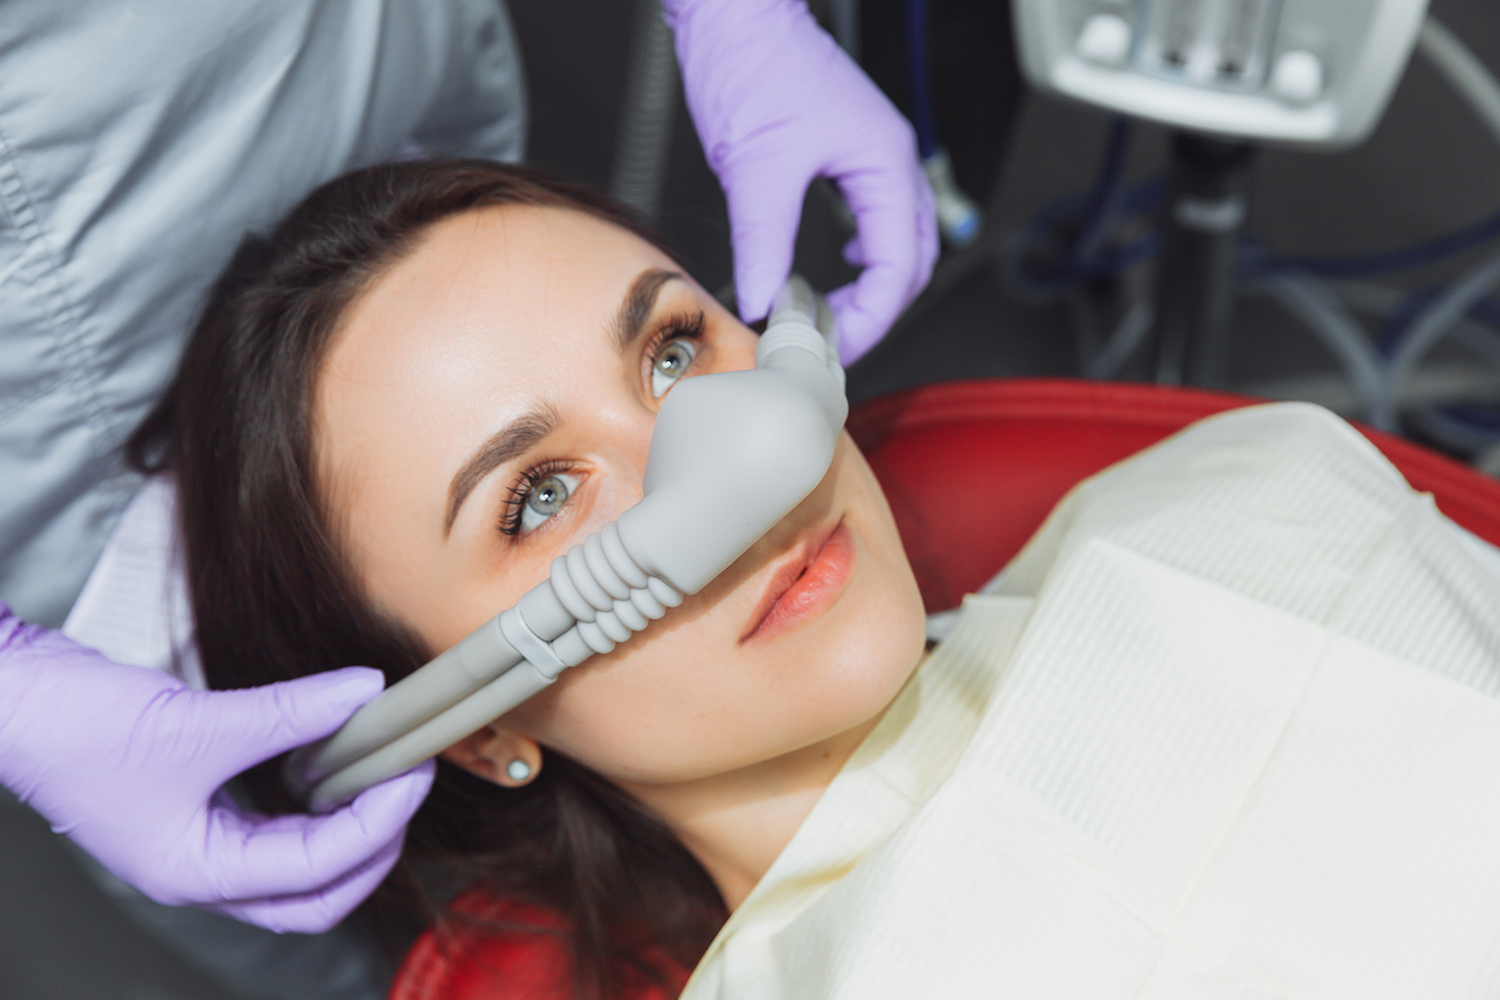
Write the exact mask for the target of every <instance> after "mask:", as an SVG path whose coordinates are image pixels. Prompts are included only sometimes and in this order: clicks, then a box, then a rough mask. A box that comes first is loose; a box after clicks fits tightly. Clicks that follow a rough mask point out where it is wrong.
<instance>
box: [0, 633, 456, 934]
mask: <svg viewBox="0 0 1500 1000" xmlns="http://www.w3.org/2000/svg"><path fill="white" fill-rule="evenodd" d="M381 686H382V681H381V677H380V674H379V673H378V672H376V671H374V670H368V669H365V668H361V667H356V668H350V669H346V670H338V671H334V672H331V673H326V674H318V675H315V676H312V677H304V678H301V679H299V680H295V681H289V682H286V683H282V684H273V685H269V686H267V687H263V688H252V689H247V690H243V691H193V690H191V689H189V688H188V687H186V686H185V685H183V684H182V683H181V682H180V681H178V680H177V679H175V678H173V677H170V676H167V675H165V674H162V673H160V672H158V671H155V670H145V669H141V668H139V667H127V666H121V665H119V664H116V663H113V662H111V661H110V660H108V659H106V658H105V657H103V656H102V655H100V654H99V653H96V652H94V651H93V650H90V649H87V648H85V647H83V646H80V645H78V644H77V643H75V642H73V641H72V640H70V639H67V638H66V637H64V636H62V635H61V634H59V633H57V632H51V631H48V630H46V629H42V628H38V627H36V626H32V625H27V624H26V623H24V622H22V621H21V620H19V619H18V618H16V617H15V616H14V615H12V614H11V613H10V609H9V608H7V607H5V605H3V604H0V785H4V786H5V787H6V788H8V789H10V790H11V791H12V792H14V793H15V794H16V795H18V796H19V797H20V798H21V800H22V801H24V802H28V803H30V805H31V806H32V807H33V808H35V809H36V810H37V812H39V813H41V814H42V815H43V816H44V817H46V818H47V820H48V821H50V822H51V824H52V828H53V829H54V830H56V831H57V832H59V833H64V834H67V835H68V836H69V837H71V838H72V839H73V840H74V841H75V842H76V843H77V844H78V845H79V846H80V847H82V848H83V849H84V850H86V851H88V852H89V853H90V854H92V855H93V856H94V857H95V858H97V859H98V860H99V861H100V862H101V863H102V864H103V865H104V866H105V867H106V868H108V869H109V870H110V871H112V872H114V873H115V875H117V876H119V878H120V879H122V880H123V881H125V882H127V883H128V884H130V885H132V886H135V887H136V888H137V889H139V890H141V891H142V892H144V893H145V894H146V895H147V896H150V897H151V898H152V899H155V900H157V901H158V902H162V903H169V904H174V905H176V904H185V905H192V906H199V907H203V908H205V909H210V910H214V911H216V912H219V913H224V914H227V915H229V916H233V917H237V918H239V919H240V920H244V921H246V922H249V923H255V924H260V925H261V926H263V927H269V928H270V929H272V930H275V931H304V932H312V931H321V930H326V929H327V928H329V927H332V926H333V925H334V924H335V923H337V922H338V921H339V920H340V919H342V918H343V917H344V916H345V915H346V914H348V912H349V911H350V910H352V909H353V908H354V907H355V906H356V905H358V904H359V902H360V901H361V900H363V899H364V898H365V897H366V896H367V895H369V894H370V892H371V891H372V890H374V888H375V887H376V886H377V885H379V884H380V881H381V879H383V878H384V877H385V875H386V873H387V872H388V871H390V869H391V866H392V865H394V864H395V862H396V857H397V855H398V854H399V853H400V851H401V843H402V838H403V837H404V835H405V829H406V822H407V820H409V819H410V818H411V815H412V813H414V812H415V811H416V809H417V806H418V805H420V804H421V802H422V799H423V798H425V797H426V795H427V790H428V788H429V787H430V786H431V784H432V767H431V765H430V764H429V765H427V766H425V767H423V768H419V769H417V770H416V771H413V772H411V773H409V774H406V775H403V776H402V777H399V778H395V779H392V780H391V781H388V782H386V783H385V784H383V785H378V786H376V787H375V788H372V789H370V790H369V791H367V792H365V793H364V794H363V795H361V796H360V797H359V798H357V799H355V800H354V801H353V802H352V803H350V804H349V805H348V806H346V807H344V808H343V809H340V810H339V811H338V812H336V813H332V814H331V815H328V816H318V817H309V816H280V817H275V818H268V817H264V816H259V815H256V814H253V813H249V812H246V811H243V810H241V809H239V808H238V807H236V806H235V805H234V804H233V803H232V802H230V801H229V799H228V797H227V796H225V795H224V794H223V793H222V792H221V791H219V789H220V786H222V785H223V784H224V782H226V781H228V780H229V779H230V778H232V777H234V776H235V775H236V774H238V773H240V772H241V771H243V770H245V769H246V768H248V767H250V766H251V765H253V764H256V763H259V762H260V761H262V760H265V759H266V758H268V757H272V756H274V755H276V754H278V753H281V752H282V751H285V750H289V749H291V748H292V747H295V746H299V745H301V744H303V743H308V742H310V741H312V740H315V739H320V738H321V737H324V736H327V735H328V734H329V733H331V732H333V731H334V730H335V729H337V728H338V726H339V725H340V724H341V723H342V722H343V721H344V720H345V719H346V718H348V716H349V715H350V714H351V713H353V711H354V710H355V709H356V708H358V707H359V706H360V705H362V704H364V703H365V702H366V701H369V700H370V699H371V698H373V697H374V696H375V695H376V694H378V693H379V692H380V689H381Z"/></svg>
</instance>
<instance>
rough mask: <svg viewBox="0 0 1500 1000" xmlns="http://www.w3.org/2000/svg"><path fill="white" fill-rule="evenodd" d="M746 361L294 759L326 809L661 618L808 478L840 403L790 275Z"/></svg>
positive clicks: (828, 450) (806, 489) (685, 406)
mask: <svg viewBox="0 0 1500 1000" xmlns="http://www.w3.org/2000/svg"><path fill="white" fill-rule="evenodd" d="M755 361H756V366H755V368H753V369H750V370H748V371H734V372H720V373H716V374H710V375H700V376H697V377H695V378H691V379H687V380H685V381H683V382H682V383H681V384H679V385H677V386H676V387H675V388H674V389H673V390H672V391H671V392H670V393H669V394H668V395H667V397H666V399H665V400H664V401H663V403H662V407H661V412H660V414H659V415H658V416H657V420H656V428H655V431H654V433H653V436H652V441H651V451H650V454H649V455H648V457H647V459H646V473H645V479H644V481H643V484H642V485H643V487H644V491H645V496H644V497H643V498H642V499H641V500H640V501H639V502H638V503H636V504H635V505H634V506H632V507H631V508H630V509H628V510H626V511H625V512H624V513H623V514H621V515H620V517H619V519H618V520H616V521H613V522H611V523H610V524H607V525H605V526H604V528H602V529H601V530H600V531H598V532H595V533H594V534H592V535H590V536H589V537H588V538H587V539H585V540H584V541H583V542H582V543H580V544H578V545H575V546H573V547H572V548H571V549H570V550H569V551H568V552H567V554H566V555H562V556H558V557H557V558H556V559H555V560H553V562H552V570H551V574H550V576H549V577H548V579H546V580H543V581H542V582H541V583H539V584H537V585H536V586H535V587H533V588H532V589H531V590H530V591H528V592H527V593H526V594H525V595H524V596H523V597H522V598H521V599H520V600H519V601H518V602H517V603H516V604H515V606H513V607H511V608H509V609H507V610H505V611H502V612H501V613H500V614H498V615H496V616H495V617H494V618H492V619H490V620H489V621H487V622H485V624H483V625H481V626H480V627H479V628H477V629H475V630H474V631H473V632H472V633H470V634H469V635H468V636H467V637H466V638H464V639H463V640H462V641H460V642H459V643H458V644H457V645H455V646H453V647H452V648H451V649H449V650H447V651H446V652H444V653H443V654H441V655H440V656H438V657H436V658H434V659H433V660H432V661H431V662H429V663H428V664H426V665H425V666H423V667H422V668H421V669H420V670H417V671H416V672H415V673H413V674H411V675H410V676H408V677H406V678H404V679H402V680H401V681H400V682H398V683H396V684H394V685H392V687H391V688H390V689H389V690H387V691H386V692H384V693H383V694H381V695H380V696H379V697H378V698H376V699H375V700H374V701H372V702H370V703H369V704H368V705H366V706H364V707H363V708H362V709H360V710H359V711H358V712H357V713H355V715H354V716H353V717H352V718H351V719H350V720H349V721H348V723H346V724H345V725H344V727H343V728H342V729H340V730H339V731H338V732H337V733H335V734H334V735H333V736H332V737H330V738H329V739H328V740H326V741H324V742H322V743H319V744H314V745H313V746H311V747H308V748H306V749H305V750H304V751H301V752H299V753H298V754H296V755H294V757H293V758H292V761H291V762H290V766H289V768H288V779H289V781H291V783H292V784H293V785H294V787H295V788H296V789H297V790H298V791H299V792H306V794H307V799H308V803H309V806H310V807H311V808H312V809H313V810H314V811H326V810H328V809H332V808H334V807H336V806H337V805H339V804H340V803H342V802H345V801H348V800H349V799H350V798H352V797H353V796H355V795H357V794H358V793H359V792H360V791H362V790H363V789H365V788H369V787H371V786H373V785H375V784H378V783H379V782H381V781H384V780H386V779H388V778H390V777H393V776H395V775H398V774H401V773H402V772H404V771H406V770H408V769H409V768H411V767H413V766H415V765H416V764H419V763H420V762H422V761H424V760H427V759H428V758H430V757H433V756H435V755H436V754H438V753H439V752H440V751H442V750H443V749H445V748H446V747H448V746H451V745H452V744H453V743H455V742H457V741H458V740H460V739H462V738H463V737H465V736H467V735H469V734H470V733H472V732H474V731H476V730H478V729H479V728H481V727H482V726H484V725H485V724H486V723H488V722H490V721H491V720H492V719H495V718H497V717H499V716H501V715H503V714H505V713H506V712H508V711H510V710H511V709H512V708H514V707H516V706H517V705H519V704H521V703H522V702H523V701H526V700H527V699H528V698H530V697H531V696H532V695H534V694H536V693H537V692H539V691H541V690H542V689H543V688H545V687H547V686H548V685H549V684H551V683H552V682H553V681H555V680H556V679H557V677H558V675H559V674H560V673H561V672H562V671H563V670H564V669H566V668H567V667H573V666H577V665H578V664H580V663H582V662H584V661H585V660H587V659H588V658H589V657H591V656H593V655H594V654H595V653H608V652H610V651H611V650H613V649H614V647H615V645H616V644H617V643H620V642H624V641H625V640H627V639H628V638H630V636H631V634H632V633H634V632H639V631H641V630H643V629H645V628H646V627H647V626H648V625H649V624H650V623H651V622H652V621H653V620H656V619H658V618H661V617H662V616H663V615H664V614H666V612H667V609H669V608H673V607H676V606H677V605H679V604H681V603H682V599H683V597H684V596H686V595H689V594H693V593H696V592H697V591H699V590H700V589H702V588H703V587H704V586H705V585H706V584H707V583H708V582H709V581H710V580H712V579H713V578H714V577H716V576H718V575H719V573H721V572H723V571H724V570H725V569H726V568H727V567H728V566H729V565H730V564H731V563H733V562H734V561H735V560H736V559H737V558H739V556H740V555H741V554H743V553H744V552H745V550H747V549H748V548H749V547H750V546H751V545H753V544H754V543H755V542H756V540H757V539H759V538H760V537H761V536H762V535H763V534H765V533H766V531H768V530H769V529H770V528H771V527H772V526H773V525H775V524H776V523H777V522H778V521H780V520H781V519H782V518H783V517H785V516H786V514H787V513H788V512H789V511H791V509H792V508H793V507H795V506H796V505H797V504H798V503H800V502H801V501H802V499H803V498H804V497H806V496H807V495H808V494H809V493H811V492H812V491H813V489H814V488H815V487H816V486H817V485H818V483H819V482H821V481H822V479H823V476H824V474H825V473H826V472H827V471H828V466H829V464H830V463H831V462H832V460H833V453H834V449H835V447H836V446H837V444H838V437H839V433H840V431H841V429H842V428H843V424H844V418H845V416H846V415H847V413H848V402H847V401H846V400H845V398H844V370H843V367H842V366H841V365H840V363H839V356H838V344H837V336H836V333H835V331H834V325H833V316H832V313H831V312H830V311H829V308H828V306H827V304H826V303H825V302H823V301H822V300H821V298H820V297H819V296H817V295H816V293H814V292H813V291H812V289H810V288H809V287H808V286H807V285H806V283H805V282H803V281H802V280H801V279H799V278H793V279H792V280H791V281H790V282H788V284H787V285H786V286H785V287H784V288H783V289H782V290H781V292H780V293H779V294H778V295H777V296H776V300H775V303H774V304H773V307H772V312H771V316H770V319H769V321H768V323H767V327H766V332H765V334H764V335H763V336H762V337H761V340H760V343H759V345H758V346H757V348H756V352H755Z"/></svg>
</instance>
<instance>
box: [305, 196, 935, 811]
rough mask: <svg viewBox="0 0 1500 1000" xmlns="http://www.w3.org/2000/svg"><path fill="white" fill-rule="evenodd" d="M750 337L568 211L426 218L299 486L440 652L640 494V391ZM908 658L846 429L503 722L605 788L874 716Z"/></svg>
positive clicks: (890, 538)
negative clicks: (701, 569) (816, 480)
mask: <svg viewBox="0 0 1500 1000" xmlns="http://www.w3.org/2000/svg"><path fill="white" fill-rule="evenodd" d="M755 341H756V337H755V334H753V333H752V332H751V331H749V330H748V329H746V328H745V327H744V326H743V325H741V324H740V323H739V322H738V321H737V320H736V319H735V318H734V317H733V316H732V315H730V314H729V313H728V312H726V311H725V310H724V309H723V308H722V307H720V306H719V305H718V303H717V302H715V300H714V299H713V298H712V297H711V296H709V295H707V294H705V293H704V291H703V290H702V289H701V288H699V287H698V286H697V285H696V284H695V283H694V282H692V281H691V280H690V279H688V278H686V277H685V276H684V275H682V273H681V272H680V270H679V269H678V268H677V267H676V265H674V264H673V262H672V261H671V260H670V259H669V258H667V257H666V256H665V255H664V254H662V253H661V252H660V251H658V250H657V249H655V248H654V247H652V246H650V245H649V244H647V243H645V242H644V241H642V240H640V239H638V238H637V237H635V236H633V235H631V234H629V233H626V232H625V231H623V230H620V229H618V228H616V227H614V226H611V225H608V224H607V223H604V222H601V221H599V220H597V219H594V218H593V217H591V216H587V215H584V214H582V213H578V212H573V211H567V210H562V209H551V208H535V207H523V206H509V207H505V208H492V209H485V210H481V211H474V212H469V213H467V214H465V215H462V216H458V217H454V218H450V219H448V220H446V221H444V222H442V223H439V224H438V225H436V226H434V227H433V228H432V229H431V230H430V232H429V233H428V234H427V235H426V236H425V238H424V239H423V241H422V243H421V244H420V246H419V247H418V248H417V249H416V250H415V251H414V252H413V253H411V254H410V255H409V256H408V257H407V258H406V259H405V260H404V261H402V262H401V263H400V264H398V265H396V266H395V267H394V268H392V269H391V270H390V271H389V272H388V273H386V274H385V275H384V276H382V277H381V278H380V279H379V280H377V281H376V282H374V284H373V285H372V286H371V287H370V288H369V289H367V290H366V291H365V293H363V294H362V295H361V296H360V297H359V298H358V299H357V301H356V302H355V303H354V304H353V305H352V306H351V308H350V309H349V311H348V312H347V314H346V316H345V319H344V323H343V325H342V328H341V330H340V332H339V333H338V335H337V337H336V339H335V341H334V343H333V346H332V348H331V350H330V351H329V353H328V356H327V358H326V361H325V363H324V366H323V369H322V371H321V374H320V378H319V381H318V386H317V394H316V399H315V405H314V414H315V420H316V454H317V465H318V469H319V476H320V480H321V483H320V485H321V488H322V489H323V491H324V493H325V496H326V497H327V499H328V503H329V508H330V510H331V511H332V513H333V516H334V518H335V521H336V526H337V530H338V531H339V532H340V533H341V535H342V537H343V539H344V540H345V543H346V545H347V548H348V551H349V553H350V556H351V560H352V564H353V567H354V570H355V572H356V573H357V574H358V577H359V579H360V580H361V582H362V583H363V585H364V586H365V587H366V588H367V591H368V593H369V594H370V595H371V597H372V598H373V600H374V602H375V603H376V605H377V606H378V607H380V608H381V609H382V610H383V611H385V612H386V613H388V614H390V615H392V616H393V617H395V618H396V619H398V620H400V621H402V622H404V623H405V624H406V625H408V626H409V627H410V628H412V629H413V630H415V631H416V633H417V634H418V635H420V636H421V637H422V638H423V639H425V640H426V642H427V643H428V644H429V645H430V647H431V648H432V649H433V650H441V649H446V648H447V647H449V646H451V645H452V644H453V643H455V642H457V641H458V640H459V639H461V638H463V637H464V636H465V635H467V634H468V633H469V632H470V631H472V630H473V629H474V628H476V627H477V626H479V625H480V624H482V623H483V622H484V621H485V620H486V619H488V618H490V617H492V616H493V615H495V614H496V613H497V612H499V611H501V610H503V609H505V608H507V607H510V606H511V605H512V604H513V603H515V601H516V600H517V599H518V598H520V596H521V595H522V594H524V593H525V592H526V591H527V590H528V589H529V588H531V587H532V586H533V585H534V584H536V583H537V582H539V581H541V580H542V579H544V578H545V577H546V576H547V574H548V571H549V567H550V564H551V562H552V560H553V558H554V557H556V556H557V555H559V554H561V553H563V552H565V551H566V550H567V549H568V548H569V547H570V546H572V545H574V544H577V543H578V542H581V541H583V539H584V538H585V537H586V536H587V535H588V534H589V533H590V532H593V531H596V530H598V529H599V528H601V527H602V526H604V525H605V524H606V523H608V522H609V521H612V520H614V519H615V518H616V517H618V516H619V515H620V513H621V512H622V511H624V510H625V509H626V508H627V507H629V506H630V505H631V504H632V503H634V502H635V501H636V500H638V499H639V498H640V496H641V477H642V473H643V470H644V466H645V462H646V454H647V450H648V448H649V446H650V444H651V431H652V427H653V425H654V423H655V420H656V414H657V410H658V408H659V407H660V405H661V402H662V399H663V397H664V396H665V395H666V393H668V392H670V391H671V389H672V386H673V385H674V384H675V383H676V382H677V381H678V380H679V379H682V378H692V377H694V376H696V375H700V374H706V373H709V372H718V371H727V370H732V369H738V368H749V367H751V366H752V365H753V364H754V352H755ZM799 575H800V579H799ZM922 643H923V618H922V605H921V599H920V597H919V596H918V593H917V588H916V585H915V582H914V581H913V578H912V575H911V571H910V568H909V566H908V564H907V562H906V558H905V556H904V555H903V553H902V550H901V545H900V540H899V538H898V537H897V534H896V529H895V525H894V523H893V522H892V520H891V515H890V511H889V509H888V508H887V506H886V503H885V499H884V497H883V496H882V495H881V492H880V489H879V487H878V485H877V484H876V482H875V479H874V477H873V476H872V475H871V473H870V469H869V467H868V466H867V465H866V463H865V461H864V459H863V458H862V457H861V456H860V454H859V452H858V451H857V450H856V449H855V447H854V445H853V444H852V442H851V441H850V440H849V438H848V437H847V435H846V436H845V437H844V438H843V440H842V441H841V443H840V445H839V448H838V452H837V455H836V457H835V458H834V462H833V465H832V467H831V468H830V469H829V471H828V474H827V476H826V477H825V478H824V480H823V482H822V484H821V485H820V486H819V487H818V488H817V489H816V490H815V491H814V492H813V493H812V494H811V495H810V496H809V497H808V498H807V499H806V500H805V501H803V503H802V504H801V505H799V506H798V507H797V508H796V509H795V510H794V511H792V513H791V514H789V515H788V516H787V517H786V518H785V519H784V520H783V521H782V522H781V523H780V524H779V525H777V526H776V527H775V528H774V529H773V530H772V531H771V532H770V533H769V534H768V535H767V536H766V537H765V538H763V539H761V540H760V541H759V542H758V543H756V544H755V545H754V546H753V547H752V548H751V549H750V550H749V551H748V552H746V553H745V554H744V555H743V556H742V557H741V558H740V559H739V560H738V561H737V562H735V563H734V565H733V566H731V567H730V568H729V569H728V570H727V571H725V572H724V573H723V574H721V575H720V576H719V577H718V578H717V579H715V580H714V581H713V582H712V583H710V584H709V585H708V586H707V587H706V588H705V589H704V590H703V591H701V592H700V593H698V594H696V595H693V596H691V597H688V598H687V600H686V601H684V603H683V605H682V606H681V607H680V608H678V609H676V610H675V611H670V612H668V614H667V615H666V617H665V618H663V619H662V620H661V621H658V622H655V623H652V625H651V626H650V627H649V628H647V629H646V630H645V631H644V632H642V633H639V634H637V635H636V636H634V637H633V638H632V639H631V640H630V641H628V642H626V643H622V644H621V645H620V646H619V647H618V648H616V650H615V651H614V652H613V653H611V654H610V655H608V656H596V657H594V658H593V659H591V660H589V661H587V662H586V663H585V664H583V665H582V666H580V667H576V668H574V669H572V670H569V671H567V672H565V673H564V674H563V675H562V678H561V679H560V680H559V681H558V682H557V683H556V684H554V685H553V686H552V687H551V688H549V689H548V690H546V691H545V692H543V693H542V694H540V695H538V696H536V697H535V698H533V699H532V700H531V701H529V702H527V703H526V704H524V705H522V706H520V707H519V708H517V709H515V710H514V711H513V712H511V713H510V714H509V715H507V716H506V717H505V718H504V719H503V720H501V721H502V723H503V725H505V726H506V727H508V728H509V729H511V730H513V731H515V732H518V733H520V734H522V735H524V736H527V737H530V738H531V739H534V740H535V741H537V742H538V743H540V744H542V745H544V746H548V747H552V748H555V749H557V750H560V751H562V752H563V753H566V754H568V755H569V756H570V757H572V758H574V759H575V760H578V761H579V762H581V763H583V764H585V765H587V766H589V767H591V768H593V769H595V770H596V771H598V772H600V773H601V774H603V775H605V776H606V777H610V778H613V779H615V780H617V781H620V782H622V783H630V784H659V783H675V782H682V781H688V780H694V779H699V778H703V777H707V776H710V775H713V774H718V773H723V772H728V771H731V770H735V769H737V768H740V767H744V766H748V765H751V764H756V763H760V762H763V761H767V760H771V759H774V758H776V757H777V756H779V755H782V754H786V753H790V752H792V751H794V750H798V749H801V748H804V747H808V746H810V745H812V744H815V743H817V742H819V741H820V740H824V739H827V738H829V737H831V736H834V735H836V734H839V733H842V732H846V731H848V730H850V729H851V728H853V727H855V726H857V725H859V724H860V723H862V722H864V721H866V720H868V719H870V718H872V717H873V716H874V715H876V714H877V713H879V711H880V710H881V709H882V708H883V707H884V706H885V705H886V704H888V703H889V701H890V700H891V698H892V697H894V695H895V693H896V692H897V690H898V689H899V688H900V686H901V685H902V683H903V682H904V681H905V680H906V678H907V676H908V675H909V674H910V673H911V671H912V669H913V668H914V666H915V665H916V663H917V660H918V658H919V657H920V655H921V649H922Z"/></svg>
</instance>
